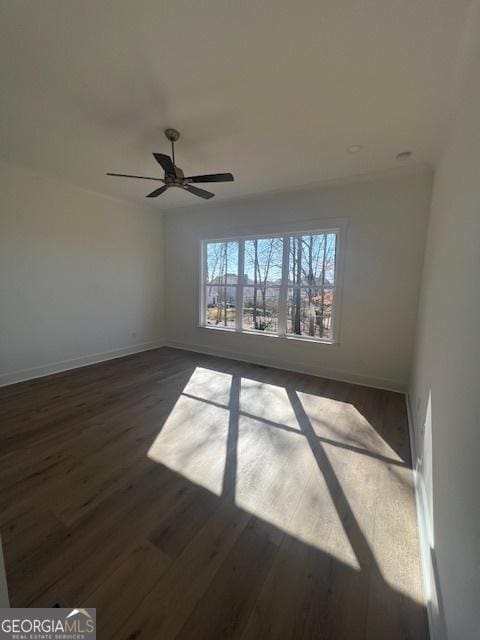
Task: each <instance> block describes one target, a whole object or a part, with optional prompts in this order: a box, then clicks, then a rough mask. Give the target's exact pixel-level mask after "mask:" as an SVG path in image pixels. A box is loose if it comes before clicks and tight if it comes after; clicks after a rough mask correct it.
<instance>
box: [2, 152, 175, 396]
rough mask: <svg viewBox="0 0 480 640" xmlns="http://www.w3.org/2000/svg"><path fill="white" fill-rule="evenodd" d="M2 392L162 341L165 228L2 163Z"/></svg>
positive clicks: (150, 213)
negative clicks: (4, 386) (7, 387)
mask: <svg viewBox="0 0 480 640" xmlns="http://www.w3.org/2000/svg"><path fill="white" fill-rule="evenodd" d="M0 193H1V205H0V207H1V208H0V211H1V213H0V384H7V383H10V382H14V381H16V380H20V379H26V378H31V377H36V376H38V375H42V374H44V373H48V372H51V371H54V370H59V369H63V368H69V367H71V366H78V365H79V364H82V363H87V362H92V361H94V360H96V359H103V358H107V357H112V356H114V355H119V354H122V353H127V352H129V351H135V350H139V349H142V348H145V347H147V346H149V345H151V344H152V343H156V342H157V341H158V340H160V339H161V337H162V335H163V326H162V322H163V320H162V295H163V292H162V265H163V260H162V220H161V214H160V213H159V212H155V210H153V209H151V208H148V207H146V206H145V205H143V203H140V204H139V206H135V205H132V204H125V203H123V202H121V201H117V200H114V199H111V198H107V197H104V196H101V195H98V194H95V193H91V192H88V191H84V190H82V189H79V188H77V187H74V186H71V185H69V184H66V183H64V182H60V181H57V180H51V179H47V178H45V177H42V176H39V175H36V174H33V173H31V172H28V171H24V170H22V169H19V168H17V167H13V166H11V165H6V164H5V163H3V162H1V163H0Z"/></svg>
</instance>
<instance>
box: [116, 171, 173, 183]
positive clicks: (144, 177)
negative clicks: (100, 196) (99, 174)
mask: <svg viewBox="0 0 480 640" xmlns="http://www.w3.org/2000/svg"><path fill="white" fill-rule="evenodd" d="M106 175H107V176H116V177H117V178H138V179H140V180H155V181H156V182H163V178H150V177H149V176H131V175H129V174H128V173H107V174H106Z"/></svg>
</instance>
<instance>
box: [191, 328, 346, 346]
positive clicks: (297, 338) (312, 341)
mask: <svg viewBox="0 0 480 640" xmlns="http://www.w3.org/2000/svg"><path fill="white" fill-rule="evenodd" d="M197 328H198V329H204V330H206V331H223V332H225V333H237V334H242V335H247V336H260V337H262V338H274V339H276V340H286V341H288V342H290V341H293V342H308V343H309V344H319V345H322V346H325V347H334V348H336V347H338V342H335V341H333V340H320V339H319V338H310V337H309V336H294V335H285V336H279V335H278V334H276V333H268V332H267V331H248V330H247V329H240V330H239V329H234V328H232V327H214V326H208V325H204V324H199V325H198V327H197Z"/></svg>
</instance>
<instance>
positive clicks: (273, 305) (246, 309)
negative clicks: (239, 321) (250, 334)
mask: <svg viewBox="0 0 480 640" xmlns="http://www.w3.org/2000/svg"><path fill="white" fill-rule="evenodd" d="M279 294H280V289H279V288H278V287H245V288H244V289H243V328H244V329H252V330H255V329H256V330H257V331H273V332H275V333H276V332H277V331H278V298H279Z"/></svg>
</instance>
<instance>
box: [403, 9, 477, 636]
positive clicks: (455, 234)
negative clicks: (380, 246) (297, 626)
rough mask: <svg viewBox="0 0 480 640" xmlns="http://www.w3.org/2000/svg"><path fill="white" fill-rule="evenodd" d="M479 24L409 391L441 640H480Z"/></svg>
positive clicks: (433, 243)
mask: <svg viewBox="0 0 480 640" xmlns="http://www.w3.org/2000/svg"><path fill="white" fill-rule="evenodd" d="M479 15H480V3H478V2H475V3H473V4H472V11H471V14H470V18H469V22H468V26H467V33H466V37H465V49H464V56H463V59H464V67H463V79H464V83H463V89H462V90H461V91H460V93H459V104H458V111H457V113H456V116H455V118H454V121H453V127H452V131H451V135H450V137H449V139H448V142H447V144H446V147H445V149H444V152H443V155H442V158H441V161H440V163H439V166H438V167H437V170H436V174H435V180H434V189H433V200H432V210H431V216H430V223H429V228H428V239H427V248H426V255H425V269H424V276H423V283H422V293H421V301H420V311H419V323H418V338H417V347H416V356H415V365H414V368H413V375H412V382H411V386H410V403H411V410H412V414H413V418H414V420H413V421H414V426H415V444H416V449H417V454H418V466H419V472H420V474H419V480H420V488H422V487H423V486H424V487H425V492H423V491H421V492H420V497H421V498H423V500H422V501H421V502H420V504H421V512H422V517H423V518H424V522H423V525H424V527H423V529H424V534H425V537H424V544H425V547H424V553H425V561H426V566H427V573H428V583H429V584H428V588H429V590H430V594H429V597H430V599H431V616H432V630H433V636H432V637H433V640H437V638H443V637H445V635H446V636H447V637H448V638H449V640H457V639H458V640H474V639H476V638H478V637H479V633H480V497H479V496H480V471H479V469H480V337H479V331H480V285H479V278H480V125H479V122H480V115H479V114H480V39H479V37H478V34H479V33H480V19H479ZM429 398H430V402H429ZM429 404H430V409H429ZM424 425H425V429H424V428H423V427H424ZM429 529H431V530H432V531H431V532H430V535H428V533H429ZM435 574H436V575H435ZM435 581H436V583H435ZM445 631H446V633H445Z"/></svg>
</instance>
